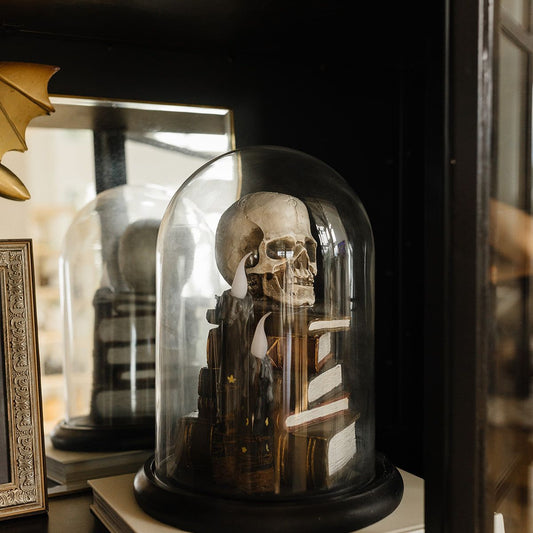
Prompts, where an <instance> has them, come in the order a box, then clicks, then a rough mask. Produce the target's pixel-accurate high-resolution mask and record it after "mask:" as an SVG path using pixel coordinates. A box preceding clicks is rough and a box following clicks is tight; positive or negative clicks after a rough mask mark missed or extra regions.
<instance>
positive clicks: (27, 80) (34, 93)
mask: <svg viewBox="0 0 533 533" xmlns="http://www.w3.org/2000/svg"><path fill="white" fill-rule="evenodd" d="M58 70H59V68H58V67H54V66H51V65H39V64H36V63H16V62H11V61H0V160H1V158H2V157H3V156H4V154H5V153H6V152H10V151H12V150H16V151H18V152H25V151H26V150H27V149H28V147H27V145H26V127H27V126H28V124H29V123H30V121H31V120H32V119H34V118H35V117H38V116H39V115H49V114H50V113H52V112H53V111H54V108H53V106H52V104H51V103H50V99H49V97H48V82H49V81H50V78H51V77H52V76H53V75H54V74H55V73H56V72H57V71H58ZM0 196H2V197H4V198H7V199H9V200H28V199H29V198H30V193H29V192H28V189H26V187H25V185H24V184H23V183H22V181H21V180H20V179H19V178H18V177H17V176H16V175H15V174H14V173H13V172H12V171H11V170H9V169H8V168H7V167H5V166H4V165H2V164H1V163H0Z"/></svg>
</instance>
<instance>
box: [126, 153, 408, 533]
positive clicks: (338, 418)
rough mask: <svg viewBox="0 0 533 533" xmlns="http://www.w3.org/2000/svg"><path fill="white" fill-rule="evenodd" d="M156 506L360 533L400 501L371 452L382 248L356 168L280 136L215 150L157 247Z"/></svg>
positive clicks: (147, 498) (170, 519)
mask: <svg viewBox="0 0 533 533" xmlns="http://www.w3.org/2000/svg"><path fill="white" fill-rule="evenodd" d="M156 339H157V340H156V368H157V378H156V391H157V393H156V394H157V415H156V416H157V420H156V426H157V428H156V432H157V438H156V449H155V456H154V458H153V459H152V460H150V461H148V462H147V463H146V464H145V466H144V468H143V469H141V470H140V471H139V473H138V474H137V476H136V479H135V484H134V487H135V494H136V498H137V500H138V502H139V504H140V505H141V507H143V508H144V509H145V510H146V511H147V512H148V513H149V514H151V515H152V516H154V517H156V518H158V519H159V520H162V521H164V522H167V523H170V524H172V525H175V526H177V527H180V528H183V529H186V530H187V531H211V530H213V529H212V528H213V527H216V530H217V531H228V532H229V531H255V532H261V531H265V532H266V531H272V530H274V531H291V532H294V531H322V530H324V531H332V530H334V531H351V530H353V529H355V528H356V527H363V526H365V525H367V524H369V523H372V522H374V521H376V520H378V519H380V518H382V517H383V516H385V515H387V514H388V513H390V512H391V511H392V510H393V509H394V508H395V507H396V506H397V505H398V503H399V501H400V499H401V496H402V491H403V485H402V481H401V477H400V474H399V473H398V471H397V470H396V469H395V468H394V467H393V466H392V465H391V464H390V463H389V462H388V460H387V459H386V458H385V457H383V456H382V455H380V454H377V453H376V452H375V449H374V385H373V383H374V372H373V366H374V244H373V236H372V230H371V226H370V223H369V219H368V217H367V214H366V212H365V210H364V208H363V206H362V204H361V202H360V201H359V199H358V198H357V197H356V195H355V194H354V192H353V191H352V190H351V189H350V187H349V186H348V184H347V183H346V181H344V179H343V178H342V177H340V176H339V175H338V174H337V173H336V172H335V171H334V170H333V169H332V168H330V167H329V166H327V165H326V164H325V163H323V162H321V161H319V160H317V159H316V158H314V157H311V156H309V155H306V154H304V153H301V152H298V151H295V150H291V149H287V148H280V147H270V146H265V147H250V148H244V149H240V150H235V151H232V152H229V153H227V154H224V155H222V156H219V157H217V158H215V159H213V160H212V161H210V162H209V163H207V164H206V165H204V166H203V167H201V168H200V169H199V170H198V171H197V172H195V173H194V174H193V175H192V176H191V177H190V178H189V179H188V180H187V181H186V182H185V183H184V184H183V185H182V187H181V188H180V189H179V190H178V191H177V192H176V194H175V195H174V197H173V199H172V201H171V203H170V204H169V206H168V208H167V210H166V212H165V215H164V217H163V220H162V223H161V228H160V231H159V236H158V243H157V333H156Z"/></svg>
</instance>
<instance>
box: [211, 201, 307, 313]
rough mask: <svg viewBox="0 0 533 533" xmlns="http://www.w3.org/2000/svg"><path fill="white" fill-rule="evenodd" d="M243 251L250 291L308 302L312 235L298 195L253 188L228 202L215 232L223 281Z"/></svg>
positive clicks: (231, 273)
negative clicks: (254, 190) (253, 189)
mask: <svg viewBox="0 0 533 533" xmlns="http://www.w3.org/2000/svg"><path fill="white" fill-rule="evenodd" d="M249 252H251V255H250V257H249V258H248V261H247V266H246V274H247V277H248V286H249V289H250V291H251V293H252V295H253V296H254V297H262V296H265V297H268V298H271V299H273V300H275V301H278V302H282V303H286V304H288V305H292V306H302V305H313V304H314V301H315V293H314V287H313V283H314V277H315V275H316V273H317V266H316V241H315V239H314V238H313V236H312V235H311V228H310V221H309V215H308V213H307V208H306V207H305V205H304V203H303V202H302V201H301V200H299V199H298V198H295V197H294V196H289V195H287V194H281V193H274V192H258V193H252V194H248V195H246V196H243V197H242V198H241V199H240V200H238V201H237V202H235V203H234V204H233V205H231V206H230V207H229V208H228V209H227V210H226V211H225V212H224V213H223V215H222V217H221V219H220V222H219V224H218V227H217V233H216V260H217V265H218V268H219V270H220V272H221V274H222V276H223V277H224V279H225V280H226V281H227V282H228V283H232V281H233V276H234V275H235V270H236V268H237V265H238V264H239V261H240V260H241V259H242V258H243V257H244V256H245V255H246V254H247V253H249Z"/></svg>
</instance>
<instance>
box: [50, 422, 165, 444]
mask: <svg viewBox="0 0 533 533" xmlns="http://www.w3.org/2000/svg"><path fill="white" fill-rule="evenodd" d="M73 422H74V424H67V422H65V421H64V420H62V421H61V422H59V423H58V424H57V425H56V426H55V428H54V429H53V430H52V433H51V435H50V439H51V440H52V444H53V445H54V447H55V448H57V449H58V450H70V451H80V452H117V451H125V450H153V449H154V448H155V421H154V422H145V423H142V424H127V425H113V426H95V425H94V424H93V425H90V424H88V423H84V422H85V420H84V419H83V418H79V419H76V420H74V421H73Z"/></svg>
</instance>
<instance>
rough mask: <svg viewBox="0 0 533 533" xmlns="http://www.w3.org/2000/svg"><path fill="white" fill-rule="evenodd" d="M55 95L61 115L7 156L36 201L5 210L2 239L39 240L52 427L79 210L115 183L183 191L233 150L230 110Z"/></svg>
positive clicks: (59, 408)
mask: <svg viewBox="0 0 533 533" xmlns="http://www.w3.org/2000/svg"><path fill="white" fill-rule="evenodd" d="M51 102H52V105H53V106H54V108H55V113H53V114H52V115H50V116H46V117H39V118H37V119H35V120H33V121H32V122H31V127H29V128H28V129H27V133H26V141H27V144H28V151H27V152H24V153H19V152H8V153H7V154H5V156H4V157H3V159H2V163H3V164H4V165H5V166H7V167H8V168H9V169H11V170H12V171H13V172H15V173H16V174H17V175H19V176H20V177H21V179H22V180H23V182H24V184H25V185H26V186H27V188H28V190H29V191H30V194H31V199H30V200H28V201H26V202H8V201H2V203H1V208H0V238H32V239H33V245H34V251H35V276H36V288H37V293H36V298H37V318H38V321H39V348H40V358H41V373H42V393H43V412H44V428H45V433H46V434H48V433H49V432H50V431H51V430H52V428H53V427H54V426H55V424H56V423H57V422H58V420H60V419H61V418H62V417H63V416H64V414H65V411H66V406H65V405H64V379H63V374H62V372H63V341H62V315H61V310H60V303H59V279H58V258H59V253H60V249H61V246H62V242H63V238H64V235H65V233H66V230H67V229H68V227H69V225H70V223H71V222H72V220H73V218H74V215H75V214H76V213H77V212H78V211H79V210H80V209H81V208H82V207H83V206H85V205H86V204H87V203H88V202H90V201H91V200H92V199H93V198H94V197H95V196H96V194H97V193H99V192H101V191H103V190H106V189H109V188H111V187H114V186H117V185H123V184H126V183H127V184H133V185H139V184H155V185H161V186H164V187H168V188H170V189H172V190H177V189H178V187H179V186H180V185H181V184H182V183H183V182H184V181H185V180H186V179H187V178H188V177H189V176H190V174H192V173H193V172H194V171H195V170H196V169H197V168H199V167H200V166H201V165H203V164H204V163H205V162H207V161H209V160H210V159H212V158H213V157H215V156H216V155H219V154H221V153H225V152H227V151H228V150H231V149H233V148H234V139H233V132H232V127H233V125H232V114H231V111H229V110H227V109H223V108H212V107H200V106H183V105H170V104H154V103H143V102H132V101H119V100H100V99H87V98H77V97H58V96H55V97H54V96H52V97H51Z"/></svg>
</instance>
